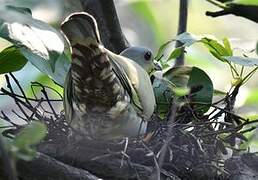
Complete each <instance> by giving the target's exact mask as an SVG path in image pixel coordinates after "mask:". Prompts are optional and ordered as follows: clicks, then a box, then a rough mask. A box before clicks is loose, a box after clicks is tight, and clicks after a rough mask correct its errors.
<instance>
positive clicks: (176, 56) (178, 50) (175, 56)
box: [167, 47, 184, 61]
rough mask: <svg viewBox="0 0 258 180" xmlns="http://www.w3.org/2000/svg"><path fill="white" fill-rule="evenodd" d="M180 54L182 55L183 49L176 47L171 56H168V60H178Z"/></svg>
mask: <svg viewBox="0 0 258 180" xmlns="http://www.w3.org/2000/svg"><path fill="white" fill-rule="evenodd" d="M182 53H184V48H183V47H178V48H176V49H174V50H173V51H172V52H171V54H170V55H169V57H168V60H167V61H169V60H171V59H176V58H178V57H179V56H180V55H181V54H182Z"/></svg>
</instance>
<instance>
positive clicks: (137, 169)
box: [1, 75, 258, 179]
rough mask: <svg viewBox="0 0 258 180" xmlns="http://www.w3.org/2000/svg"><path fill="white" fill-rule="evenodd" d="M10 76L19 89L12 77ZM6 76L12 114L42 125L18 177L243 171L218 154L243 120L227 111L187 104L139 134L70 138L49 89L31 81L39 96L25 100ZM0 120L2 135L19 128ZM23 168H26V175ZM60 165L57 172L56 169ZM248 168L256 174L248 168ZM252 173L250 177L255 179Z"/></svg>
mask: <svg viewBox="0 0 258 180" xmlns="http://www.w3.org/2000/svg"><path fill="white" fill-rule="evenodd" d="M11 77H12V78H13V79H14V80H15V82H16V83H17V86H18V87H20V86H19V84H18V81H17V80H16V79H15V77H14V76H13V75H11ZM6 80H7V87H8V88H9V90H6V89H1V90H2V92H3V94H4V95H8V96H10V97H11V98H12V99H13V100H14V102H15V103H16V105H17V107H18V108H19V110H20V111H21V113H23V116H25V117H22V116H20V115H19V116H17V117H18V118H22V120H25V121H26V122H27V123H29V122H30V121H31V120H40V121H42V122H44V123H45V124H46V125H47V127H48V134H47V137H46V138H45V140H44V142H42V143H40V144H39V145H38V147H37V149H38V152H39V155H38V157H37V158H36V159H35V160H33V161H32V162H24V161H19V162H18V164H17V168H18V172H19V175H20V176H21V177H22V178H23V179H31V178H30V173H31V175H32V174H33V177H34V178H35V179H41V178H43V177H44V178H46V177H47V178H49V179H51V178H52V179H54V178H56V177H55V176H53V175H50V174H48V173H47V172H48V171H47V169H48V168H50V169H51V172H55V170H56V171H57V172H59V175H60V178H63V179H64V177H66V176H67V174H69V172H77V171H78V172H80V171H82V172H80V173H82V174H84V173H85V174H86V175H89V174H90V175H92V177H100V178H103V179H164V178H167V179H227V178H229V177H232V172H234V173H235V174H238V175H239V174H241V173H243V172H242V171H240V170H239V171H237V172H236V169H234V168H233V169H232V167H233V166H234V165H235V163H232V162H235V161H236V159H235V157H236V156H235V157H233V158H231V159H230V160H227V161H225V158H224V157H225V155H227V153H228V151H227V148H226V146H228V147H230V144H232V139H235V138H236V137H240V135H241V129H242V128H243V127H244V126H245V125H247V124H249V122H248V121H247V120H245V121H244V120H243V118H241V117H239V116H237V115H235V114H234V113H232V112H230V111H229V110H225V109H221V110H220V111H219V112H215V111H214V112H211V113H210V114H208V115H202V116H197V115H196V114H192V113H193V111H192V109H191V108H190V107H188V108H187V107H184V108H183V110H185V113H182V109H180V114H177V111H179V110H178V109H177V108H175V107H174V108H173V107H172V108H171V111H173V112H176V113H174V116H171V114H170V116H168V120H167V121H164V120H163V121H159V120H158V118H157V117H153V123H152V124H154V125H152V128H151V130H150V131H149V134H148V136H146V137H145V138H143V137H138V138H130V139H128V138H126V139H120V140H114V141H97V140H91V139H88V138H85V139H80V140H76V138H75V137H74V136H69V135H70V134H73V133H70V131H71V129H70V128H69V126H68V124H67V123H66V121H65V118H64V115H63V114H62V112H61V113H57V112H55V108H54V105H53V104H54V103H57V102H58V103H60V104H62V101H61V99H60V100H51V99H50V98H49V97H48V94H49V93H50V92H49V91H52V93H53V91H54V90H53V89H49V88H47V87H45V86H43V85H41V84H39V83H33V84H32V85H33V86H35V85H36V86H37V87H39V88H40V89H41V93H42V97H41V98H38V97H37V96H36V95H35V97H34V98H28V97H26V95H25V93H24V92H23V90H22V89H21V88H20V91H21V95H19V94H17V93H14V91H13V88H12V86H11V83H10V80H9V77H8V76H6ZM233 92H234V91H233ZM229 97H230V96H229ZM44 103H45V105H43V104H44ZM226 107H227V106H226ZM13 112H15V111H13ZM189 112H191V113H189ZM15 114H17V115H18V114H19V113H15ZM222 114H225V116H226V117H227V118H228V117H229V116H230V117H232V118H233V119H237V120H238V122H241V124H238V125H233V124H232V123H225V122H224V123H223V122H218V120H217V119H218V117H219V116H221V115H222ZM26 117H29V119H26ZM169 118H172V119H173V121H171V119H169ZM2 119H5V120H6V121H7V122H9V123H11V125H12V128H8V129H6V130H5V131H3V134H4V135H5V136H8V135H10V134H11V135H13V134H14V135H15V133H17V132H19V131H20V129H22V126H21V125H18V124H15V123H14V121H13V120H12V119H11V118H9V117H8V116H7V115H6V114H5V113H4V112H2ZM185 119H190V120H191V123H187V124H182V123H180V121H184V120H185ZM242 121H243V122H242ZM150 124H151V123H150ZM222 135H223V136H222ZM225 135H226V136H225ZM9 137H10V136H9ZM238 151H239V150H238ZM238 151H235V152H238ZM253 156H254V157H255V158H256V156H255V155H253ZM238 157H241V156H238ZM254 157H253V159H255V158H254ZM44 161H46V162H47V163H46V162H44ZM36 162H37V163H36ZM225 162H227V163H225ZM35 163H36V165H35ZM41 163H42V164H41ZM44 163H45V164H44ZM46 164H48V166H46ZM32 165H33V166H32ZM43 165H44V166H43ZM245 166H247V167H249V166H248V165H245ZM36 167H44V168H46V171H43V172H46V173H45V174H44V173H43V172H41V173H39V175H40V177H35V176H37V175H35V171H33V169H35V168H36ZM64 168H65V170H64ZM26 169H27V170H28V169H30V171H26V172H27V173H26V172H25V171H24V170H26ZM60 169H62V170H63V171H61V172H60ZM238 169H239V167H238ZM72 170H73V171H72ZM89 172H90V173H89ZM252 172H255V173H256V171H254V170H252ZM42 173H43V175H42ZM255 173H253V174H252V177H258V176H256V174H255ZM44 175H45V176H44ZM73 175H74V174H73V173H70V176H72V177H73V178H72V177H71V179H76V178H78V176H75V175H74V176H73ZM77 175H78V174H77ZM249 175H250V174H249ZM66 178H67V177H66ZM32 179H33V178H32Z"/></svg>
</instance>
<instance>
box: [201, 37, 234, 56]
mask: <svg viewBox="0 0 258 180" xmlns="http://www.w3.org/2000/svg"><path fill="white" fill-rule="evenodd" d="M201 42H202V43H203V44H204V45H205V46H206V47H207V48H208V49H209V51H210V52H212V53H213V54H217V55H218V56H230V53H229V52H228V51H227V49H226V48H225V47H223V45H221V44H220V43H219V42H218V41H216V40H214V39H210V38H207V37H205V38H202V40H201Z"/></svg>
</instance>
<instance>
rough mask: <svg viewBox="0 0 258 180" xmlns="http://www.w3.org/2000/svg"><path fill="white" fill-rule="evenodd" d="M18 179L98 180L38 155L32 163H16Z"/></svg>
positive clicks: (85, 172)
mask: <svg viewBox="0 0 258 180" xmlns="http://www.w3.org/2000/svg"><path fill="white" fill-rule="evenodd" d="M17 170H18V172H19V177H21V178H22V179H26V180H35V179H37V180H46V179H47V180H98V179H99V178H98V177H96V176H94V175H92V174H90V173H89V172H88V171H85V170H83V169H78V168H75V167H72V166H69V165H67V164H64V163H62V162H60V161H57V160H56V159H54V158H52V157H49V156H47V155H44V154H42V153H38V154H37V157H36V158H35V159H34V160H32V161H23V160H19V161H18V162H17Z"/></svg>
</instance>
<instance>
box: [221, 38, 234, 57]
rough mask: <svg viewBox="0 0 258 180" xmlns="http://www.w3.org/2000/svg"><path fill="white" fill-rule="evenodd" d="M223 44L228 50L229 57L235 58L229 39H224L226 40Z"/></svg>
mask: <svg viewBox="0 0 258 180" xmlns="http://www.w3.org/2000/svg"><path fill="white" fill-rule="evenodd" d="M223 44H224V47H225V49H226V50H227V52H228V55H229V56H233V51H232V48H231V45H230V42H229V40H228V39H227V38H224V39H223Z"/></svg>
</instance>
